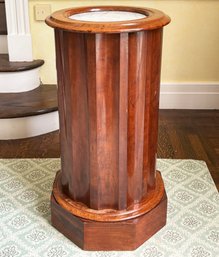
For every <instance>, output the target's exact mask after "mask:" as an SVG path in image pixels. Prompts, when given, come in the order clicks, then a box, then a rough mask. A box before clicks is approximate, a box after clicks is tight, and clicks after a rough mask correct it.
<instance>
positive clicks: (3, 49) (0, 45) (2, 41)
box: [0, 35, 8, 54]
mask: <svg viewBox="0 0 219 257" xmlns="http://www.w3.org/2000/svg"><path fill="white" fill-rule="evenodd" d="M7 53H8V41H7V35H0V54H7Z"/></svg>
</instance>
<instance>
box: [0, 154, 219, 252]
mask: <svg viewBox="0 0 219 257" xmlns="http://www.w3.org/2000/svg"><path fill="white" fill-rule="evenodd" d="M59 168H60V160H59V159H10V160H9V159H5V160H3V159H2V160H0V257H14V256H15V257H19V256H22V257H32V256H40V257H44V256H48V257H56V256H57V257H62V256H64V257H72V256H75V257H88V256H91V257H134V256H135V257H162V256H166V257H173V256H174V257H180V256H183V257H187V256H191V257H209V256H212V257H216V256H219V196H218V192H217V189H216V187H215V185H214V183H213V180H212V178H211V176H210V174H209V171H208V169H207V167H206V164H205V162H203V161H194V160H169V159H160V160H158V169H159V170H160V171H161V173H162V176H163V179H164V182H165V187H166V191H167V195H168V201H169V202H168V219H167V225H166V226H165V227H164V228H163V229H162V230H160V231H159V232H158V233H157V234H156V235H155V236H153V237H152V238H151V239H150V240H148V241H147V242H146V243H144V244H143V245H142V246H141V247H140V248H138V249H137V250H135V251H133V252H86V251H82V250H80V249H79V248H78V247H77V246H75V245H74V244H73V243H72V242H70V241H69V240H68V239H66V238H65V237H64V236H62V234H60V233H59V232H58V231H56V230H55V229H54V228H53V227H52V226H51V225H50V193H51V188H52V183H53V180H54V176H55V173H56V171H57V170H59Z"/></svg>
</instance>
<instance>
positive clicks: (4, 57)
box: [0, 54, 44, 72]
mask: <svg viewBox="0 0 219 257" xmlns="http://www.w3.org/2000/svg"><path fill="white" fill-rule="evenodd" d="M43 64H44V61H43V60H33V61H32V62H10V61H9V57H8V54H0V72H15V71H26V70H31V69H34V68H38V67H40V66H42V65H43Z"/></svg>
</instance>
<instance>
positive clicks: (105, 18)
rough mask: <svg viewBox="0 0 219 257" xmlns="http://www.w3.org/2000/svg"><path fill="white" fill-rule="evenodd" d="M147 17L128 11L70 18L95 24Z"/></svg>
mask: <svg viewBox="0 0 219 257" xmlns="http://www.w3.org/2000/svg"><path fill="white" fill-rule="evenodd" d="M145 17H147V16H146V15H144V14H141V13H137V12H126V11H92V12H84V13H77V14H74V15H71V16H69V18H70V19H73V20H79V21H94V22H112V21H129V20H137V19H143V18H145Z"/></svg>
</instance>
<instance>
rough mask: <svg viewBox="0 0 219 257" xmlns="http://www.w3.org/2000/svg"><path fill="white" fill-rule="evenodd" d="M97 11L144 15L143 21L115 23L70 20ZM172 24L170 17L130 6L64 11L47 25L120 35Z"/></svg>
mask: <svg viewBox="0 0 219 257" xmlns="http://www.w3.org/2000/svg"><path fill="white" fill-rule="evenodd" d="M96 11H128V12H137V13H141V14H144V15H145V16H146V17H145V18H142V19H135V20H128V21H113V22H94V21H80V20H74V19H70V18H69V17H70V16H72V15H74V14H79V13H85V12H96ZM169 22H170V18H169V16H167V15H165V14H164V13H163V12H161V11H159V10H156V9H149V8H141V7H130V6H88V7H79V8H70V9H64V10H60V11H57V12H54V13H53V14H52V15H51V16H49V17H48V18H47V19H46V23H47V24H48V25H49V26H51V27H53V28H57V29H63V30H68V31H73V32H89V33H120V32H134V31H141V30H152V29H157V28H160V27H163V26H165V25H167V24H168V23H169Z"/></svg>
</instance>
